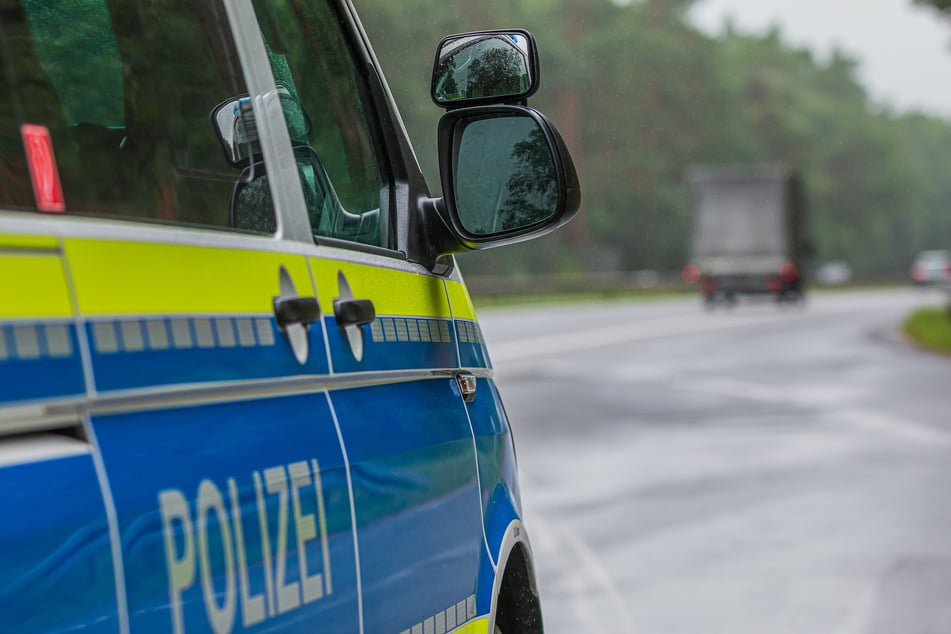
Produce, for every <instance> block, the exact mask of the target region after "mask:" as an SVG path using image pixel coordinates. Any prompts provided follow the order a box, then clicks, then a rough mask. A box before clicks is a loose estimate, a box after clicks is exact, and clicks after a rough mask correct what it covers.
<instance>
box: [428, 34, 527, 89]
mask: <svg viewBox="0 0 951 634" xmlns="http://www.w3.org/2000/svg"><path fill="white" fill-rule="evenodd" d="M433 79H434V84H433V94H434V95H435V96H436V99H437V100H438V102H439V103H452V102H454V101H460V100H464V99H479V98H485V97H506V96H514V95H521V94H523V93H525V92H526V91H528V89H529V88H530V87H531V82H532V78H531V70H530V65H529V53H528V39H527V38H526V37H525V36H524V35H522V34H520V33H494V34H491V35H477V36H464V37H459V38H455V39H450V40H447V41H446V42H444V43H443V46H442V48H441V49H440V51H439V61H438V63H437V66H436V73H435V77H434V78H433Z"/></svg>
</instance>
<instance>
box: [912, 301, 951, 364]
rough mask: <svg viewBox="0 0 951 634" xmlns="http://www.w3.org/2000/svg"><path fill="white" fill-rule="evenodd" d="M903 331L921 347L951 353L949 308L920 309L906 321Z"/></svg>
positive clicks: (950, 317) (950, 313) (950, 311)
mask: <svg viewBox="0 0 951 634" xmlns="http://www.w3.org/2000/svg"><path fill="white" fill-rule="evenodd" d="M902 329H903V330H904V331H905V334H907V335H908V336H909V337H911V339H912V340H913V341H914V342H915V343H917V344H918V345H920V346H923V347H925V348H928V349H930V350H935V351H937V352H944V353H951V310H949V309H947V308H938V307H934V308H919V309H918V310H916V311H915V312H913V313H912V314H911V315H909V316H908V318H907V319H905V323H904V324H903V325H902Z"/></svg>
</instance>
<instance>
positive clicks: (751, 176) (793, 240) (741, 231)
mask: <svg viewBox="0 0 951 634" xmlns="http://www.w3.org/2000/svg"><path fill="white" fill-rule="evenodd" d="M687 180H688V183H689V186H690V189H691V193H692V199H693V236H692V257H691V263H690V264H688V265H687V266H685V267H684V268H683V271H682V277H683V279H684V281H685V282H687V283H688V284H695V285H696V286H697V287H698V289H699V291H700V293H701V294H702V296H703V298H704V300H705V303H706V305H707V306H708V307H713V306H715V305H716V303H717V302H718V301H724V302H726V303H727V304H728V305H732V304H733V303H735V301H736V299H737V298H738V297H739V296H745V295H766V296H771V297H773V298H775V299H776V301H777V302H781V303H783V302H797V301H799V300H801V298H802V295H803V290H804V287H805V285H804V280H803V268H804V260H805V258H806V257H807V255H808V251H809V242H808V237H807V234H806V223H805V215H806V209H805V204H804V197H803V192H802V183H801V180H800V178H799V175H798V174H797V173H796V171H795V170H794V169H793V168H791V167H789V166H786V165H780V164H754V165H713V166H711V165H704V166H695V167H692V168H691V169H690V170H689V171H688V174H687Z"/></svg>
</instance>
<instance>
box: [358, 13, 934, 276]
mask: <svg viewBox="0 0 951 634" xmlns="http://www.w3.org/2000/svg"><path fill="white" fill-rule="evenodd" d="M699 1H702V0H699ZM916 1H917V2H921V3H928V4H933V5H936V6H937V8H939V9H942V8H943V9H946V8H947V7H945V6H944V5H946V4H947V0H916ZM354 4H355V5H356V6H357V10H358V11H359V13H360V15H361V18H362V20H363V22H364V26H365V28H366V29H367V31H368V33H369V35H370V37H371V39H372V41H373V42H374V47H375V50H376V53H377V56H378V57H379V59H380V62H381V64H382V66H383V70H384V72H385V73H386V76H387V79H388V81H389V84H390V86H391V88H392V90H393V92H394V94H395V97H396V100H397V103H398V104H399V106H400V110H401V113H402V116H403V119H404V122H405V124H406V127H407V129H408V130H409V133H410V136H411V138H412V139H413V142H414V146H415V149H416V153H417V156H418V158H419V161H420V163H421V165H422V167H423V170H424V172H425V174H426V177H427V179H428V182H429V185H430V187H431V188H432V190H433V193H434V194H436V193H437V192H438V191H439V176H438V169H437V160H436V157H437V150H436V144H435V138H436V125H437V122H438V120H439V117H440V115H441V114H442V111H441V110H439V109H438V108H437V107H436V106H435V105H434V104H433V103H432V102H431V101H430V98H429V80H430V72H431V67H432V61H433V56H434V54H435V47H436V44H437V43H438V42H439V40H440V39H441V38H442V37H443V36H445V35H448V34H450V33H456V32H460V31H471V30H478V29H486V28H501V27H515V26H517V27H524V28H527V29H528V30H529V31H531V32H532V34H533V35H534V36H535V38H536V39H537V41H538V46H539V51H540V58H541V88H540V90H539V92H538V93H537V94H536V95H535V96H534V97H533V98H532V99H531V100H530V105H532V106H533V107H535V108H538V109H539V110H541V111H542V112H544V113H545V114H546V115H548V116H549V118H551V119H552V121H553V122H554V123H555V124H556V125H557V126H558V128H559V130H560V131H561V133H562V135H563V136H564V138H565V140H566V142H567V143H568V145H569V147H570V148H571V150H572V154H573V156H574V160H575V164H576V166H577V168H578V171H579V174H580V176H581V182H582V192H583V197H584V198H583V201H584V202H583V206H582V213H581V214H580V215H579V216H578V218H576V219H575V220H574V221H572V223H571V224H569V225H568V226H567V227H566V228H565V229H563V230H561V231H559V232H557V233H556V234H553V235H551V236H548V237H546V238H544V239H541V240H536V241H534V242H531V243H527V244H523V245H517V246H514V247H509V248H506V249H501V250H497V251H492V252H491V254H490V255H489V256H488V257H487V256H486V255H484V254H472V255H466V256H463V260H464V265H463V266H464V269H465V271H466V273H467V274H469V275H474V274H475V275H478V274H483V275H484V274H505V275H508V276H512V275H514V276H516V277H517V276H519V275H522V276H527V275H530V274H533V273H566V274H571V273H576V272H580V271H635V270H645V269H650V270H656V271H661V272H676V271H679V270H680V268H681V267H682V266H683V265H684V264H686V263H687V262H688V261H689V257H690V254H689V248H690V247H689V241H690V230H691V229H690V228H691V224H690V222H691V220H690V199H689V193H688V190H687V187H686V186H685V182H684V175H685V171H686V168H687V167H688V166H689V165H691V164H694V163H746V162H759V161H768V162H776V161H781V162H786V163H789V164H791V165H794V166H797V167H798V168H799V169H800V170H801V173H802V175H803V176H804V182H805V184H806V188H807V193H808V203H809V212H810V225H811V231H812V236H813V243H814V245H815V249H816V253H815V256H814V258H813V264H814V265H818V264H821V263H822V262H826V261H830V260H839V261H845V262H846V263H848V265H849V266H850V267H851V269H852V271H853V273H854V275H855V276H856V277H857V278H859V279H870V280H874V279H892V278H901V277H903V276H904V274H905V271H906V270H907V267H908V265H909V263H910V262H911V260H912V259H913V258H914V256H915V254H916V253H917V252H918V251H921V250H923V249H934V248H951V121H949V120H946V119H942V118H938V117H935V116H929V115H926V114H919V113H903V112H894V111H891V110H889V109H888V108H886V107H884V106H882V105H880V104H877V103H875V101H874V100H872V99H871V98H870V97H869V95H868V93H867V91H866V90H865V89H864V88H863V86H862V85H861V84H860V82H859V80H858V79H857V74H856V68H857V62H856V61H855V60H854V59H852V58H850V57H849V56H848V55H847V54H845V53H841V52H839V53H835V54H833V55H831V56H829V57H826V58H822V59H819V58H817V57H816V56H814V55H813V54H812V53H811V52H810V51H808V50H804V49H800V48H795V47H792V46H790V45H789V44H788V43H786V42H785V41H784V38H783V34H782V33H781V32H780V31H779V30H773V31H771V32H769V33H766V34H763V35H749V34H743V33H739V32H736V31H735V30H733V29H727V30H726V31H725V34H724V35H722V36H720V37H710V36H708V35H705V34H704V33H702V32H700V31H699V30H698V29H697V28H695V27H694V26H692V25H691V23H690V22H689V20H688V19H687V12H688V10H689V8H690V7H691V5H692V4H694V0H640V1H634V2H631V3H630V4H628V5H626V6H619V5H618V4H614V3H613V2H610V1H608V0H602V1H594V0H520V1H519V2H510V1H509V0H482V1H480V2H471V1H466V0H452V1H444V2H433V1H432V0H400V1H399V2H393V1H392V0H354ZM949 39H951V22H949ZM949 54H951V51H949ZM945 81H949V78H946V77H943V78H938V77H936V78H935V82H945Z"/></svg>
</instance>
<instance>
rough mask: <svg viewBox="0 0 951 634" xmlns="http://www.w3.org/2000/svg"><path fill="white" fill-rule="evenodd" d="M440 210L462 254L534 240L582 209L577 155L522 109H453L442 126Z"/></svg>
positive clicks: (550, 128) (549, 126) (533, 114)
mask: <svg viewBox="0 0 951 634" xmlns="http://www.w3.org/2000/svg"><path fill="white" fill-rule="evenodd" d="M438 139H439V140H438V142H439V169H440V176H441V179H442V187H443V196H444V198H443V201H442V203H443V204H442V207H443V208H444V210H445V214H446V215H447V216H448V220H449V224H450V229H451V231H452V233H453V234H454V237H455V239H456V241H457V245H458V246H457V247H456V248H449V249H448V250H446V251H445V252H447V253H448V252H452V251H458V250H462V249H472V250H478V249H486V248H491V247H496V246H501V245H504V244H512V243H515V242H521V241H524V240H530V239H532V238H537V237H540V236H542V235H545V234H547V233H549V232H551V231H554V230H555V229H557V228H558V227H560V226H561V225H563V224H565V223H567V222H568V221H569V220H571V218H572V217H574V215H575V214H576V213H577V212H578V209H579V207H580V206H581V186H580V184H579V182H578V175H577V172H576V171H575V167H574V163H573V162H572V160H571V155H570V154H569V153H568V149H567V147H566V146H565V143H564V141H563V140H562V138H561V135H560V134H558V131H557V130H556V129H555V127H554V125H552V124H551V122H550V121H549V120H548V119H547V118H546V117H545V116H544V115H543V114H541V113H540V112H538V111H536V110H533V109H531V108H526V107H523V106H506V105H501V106H477V107H473V108H465V109H459V110H451V111H449V112H447V113H446V114H445V115H443V117H442V119H441V120H440V121H439V133H438Z"/></svg>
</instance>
